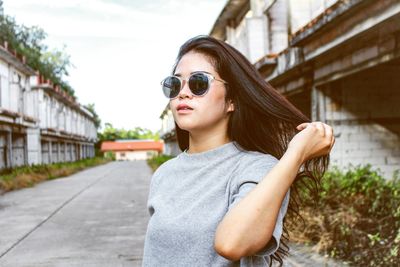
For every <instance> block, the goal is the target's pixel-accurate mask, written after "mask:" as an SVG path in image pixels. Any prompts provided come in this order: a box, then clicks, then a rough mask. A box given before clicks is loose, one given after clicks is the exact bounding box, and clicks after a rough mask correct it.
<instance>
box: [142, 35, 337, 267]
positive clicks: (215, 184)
mask: <svg viewBox="0 0 400 267" xmlns="http://www.w3.org/2000/svg"><path fill="white" fill-rule="evenodd" d="M172 73H173V75H171V76H168V77H167V78H165V79H164V80H163V81H162V88H163V92H164V94H165V95H166V96H167V97H168V98H169V99H170V102H169V105H170V108H171V111H172V113H173V116H174V120H175V129H176V134H177V140H178V143H179V147H180V149H181V150H182V151H183V152H182V153H180V154H179V155H178V156H177V157H175V158H174V159H171V160H169V161H167V162H165V163H164V164H162V165H161V166H160V167H159V168H158V169H157V170H156V172H155V173H154V174H153V176H152V179H151V184H150V192H149V198H148V203H147V205H148V209H149V212H150V215H151V218H150V221H149V224H148V227H147V233H146V239H145V246H144V255H143V266H268V265H269V264H271V263H272V261H273V260H276V261H278V262H280V263H282V259H283V257H284V256H285V255H286V254H287V252H288V248H287V246H286V243H285V241H287V238H288V237H287V231H286V228H285V227H284V217H285V214H286V212H287V211H289V213H290V214H296V213H297V212H298V203H299V201H300V199H299V197H298V194H297V188H298V187H299V185H300V184H304V185H306V186H307V185H308V183H307V182H306V181H307V180H308V181H310V182H311V183H310V184H315V185H318V182H319V180H320V178H321V177H322V175H323V173H324V172H325V170H326V168H327V166H328V163H329V151H330V150H331V148H332V146H333V144H334V137H333V131H332V128H331V127H330V126H328V125H326V124H324V123H322V122H312V123H311V122H309V119H308V118H307V117H306V116H305V115H303V114H302V113H301V112H300V111H299V110H298V109H296V108H295V107H294V106H293V105H292V104H290V102H288V101H287V100H286V99H285V98H284V97H283V96H282V95H280V94H279V93H278V92H277V91H276V90H275V89H273V88H272V87H271V86H270V85H269V84H268V83H267V82H265V81H264V79H263V78H262V77H261V76H260V74H259V73H258V72H257V70H256V69H255V68H254V67H253V66H252V64H251V63H250V62H249V61H248V60H247V59H246V58H245V57H244V56H243V55H242V54H241V53H240V52H238V51H237V50H236V49H235V48H233V47H231V46H230V45H228V44H226V43H224V42H222V41H219V40H216V39H214V38H212V37H209V36H198V37H195V38H193V39H190V40H188V41H187V42H186V43H185V44H183V46H182V47H181V48H180V51H179V54H178V57H177V61H176V64H175V66H174V68H173V72H172ZM300 168H302V171H301V172H299V170H300ZM308 188H311V190H312V192H315V190H316V189H318V188H315V187H314V188H313V187H308ZM290 194H291V197H290V201H289V195H290ZM281 237H282V240H281Z"/></svg>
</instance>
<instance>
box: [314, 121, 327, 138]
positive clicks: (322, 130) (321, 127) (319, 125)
mask: <svg viewBox="0 0 400 267" xmlns="http://www.w3.org/2000/svg"><path fill="white" fill-rule="evenodd" d="M312 124H313V125H314V126H315V127H316V128H317V129H318V131H319V132H320V134H321V136H322V137H324V136H325V127H324V124H323V123H322V122H320V121H316V122H313V123H312Z"/></svg>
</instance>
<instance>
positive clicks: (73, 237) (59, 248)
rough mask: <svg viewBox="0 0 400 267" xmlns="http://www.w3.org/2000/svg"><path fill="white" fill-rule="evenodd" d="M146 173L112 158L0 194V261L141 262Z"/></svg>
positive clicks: (6, 265)
mask: <svg viewBox="0 0 400 267" xmlns="http://www.w3.org/2000/svg"><path fill="white" fill-rule="evenodd" d="M150 176H151V170H150V168H149V167H148V166H147V164H146V162H145V161H136V162H111V163H108V164H106V165H102V166H98V167H94V168H90V169H87V170H85V171H83V172H80V173H77V174H74V175H72V176H70V177H68V178H61V179H56V180H52V181H48V182H43V183H40V184H38V185H36V186H35V187H33V188H29V189H23V190H18V191H14V192H10V193H6V194H4V195H2V196H0V266H1V267H28V266H29V267H32V266H34V267H39V266H40V267H43V266H66V267H67V266H68V267H74V266H85V267H86V266H96V267H101V266H110V267H111V266H112V267H114V266H140V265H141V257H142V254H143V243H144V236H145V232H146V227H147V222H148V213H147V209H146V201H147V195H148V186H149V182H150V179H149V178H150Z"/></svg>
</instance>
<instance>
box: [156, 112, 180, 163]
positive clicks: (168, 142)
mask: <svg viewBox="0 0 400 267" xmlns="http://www.w3.org/2000/svg"><path fill="white" fill-rule="evenodd" d="M160 119H161V122H162V125H161V131H160V137H161V139H163V140H164V154H166V155H171V156H177V155H178V154H179V153H180V152H181V150H180V148H179V145H178V141H177V139H176V133H175V120H174V117H173V115H172V111H171V109H170V108H169V104H167V106H166V107H165V109H164V110H163V112H162V114H161V116H160Z"/></svg>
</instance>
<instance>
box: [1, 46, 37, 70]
mask: <svg viewBox="0 0 400 267" xmlns="http://www.w3.org/2000/svg"><path fill="white" fill-rule="evenodd" d="M0 59H2V60H4V61H5V62H7V63H8V64H10V65H12V66H13V67H14V68H15V69H17V70H18V71H20V72H21V73H23V74H25V75H26V76H32V75H35V71H34V70H33V69H32V68H30V67H29V66H28V65H26V64H25V63H24V62H22V61H21V60H20V59H19V58H18V57H16V56H15V55H13V54H11V53H10V52H9V51H8V50H6V49H5V48H4V47H2V46H0Z"/></svg>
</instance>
